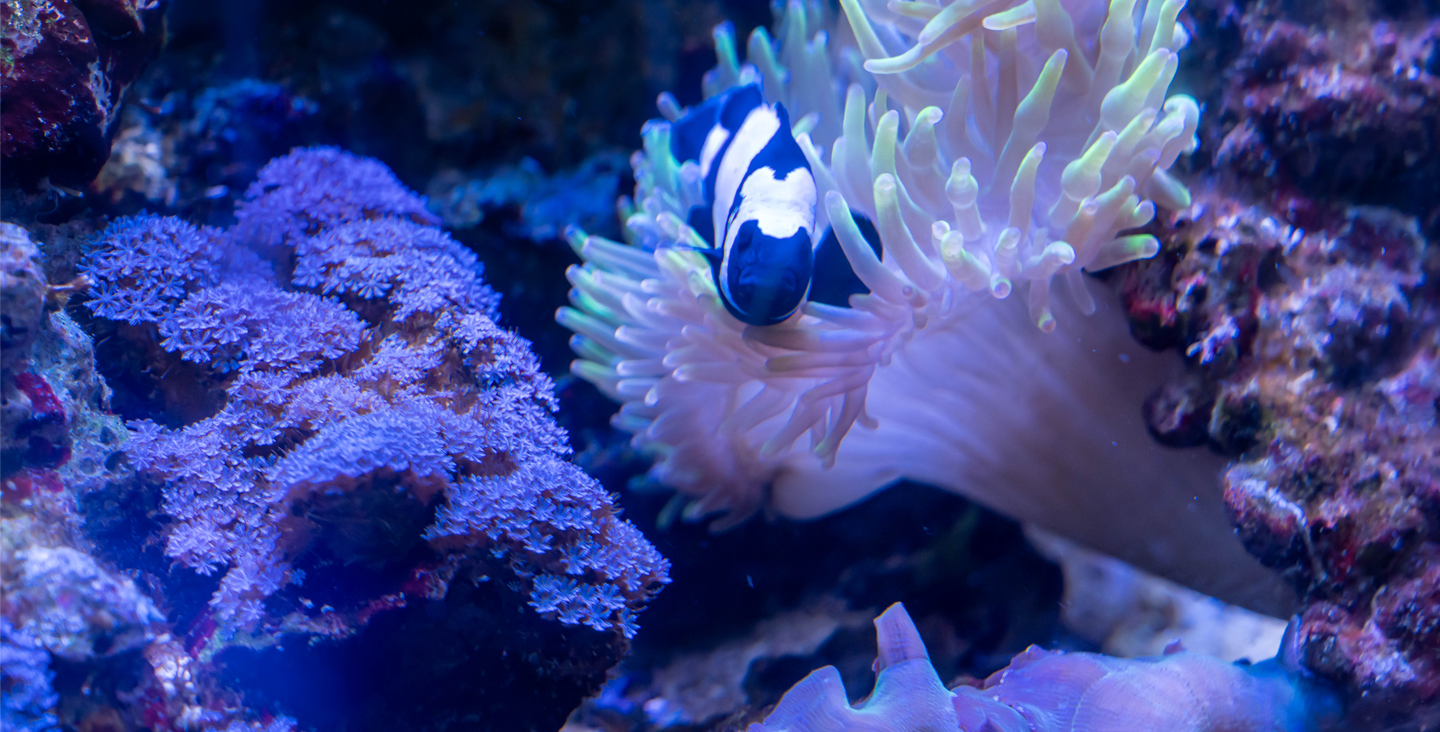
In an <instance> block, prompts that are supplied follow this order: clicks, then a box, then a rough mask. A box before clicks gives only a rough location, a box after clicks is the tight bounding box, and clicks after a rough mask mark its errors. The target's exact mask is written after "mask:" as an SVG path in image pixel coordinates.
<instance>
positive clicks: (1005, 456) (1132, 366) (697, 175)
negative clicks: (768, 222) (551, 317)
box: [557, 0, 1293, 615]
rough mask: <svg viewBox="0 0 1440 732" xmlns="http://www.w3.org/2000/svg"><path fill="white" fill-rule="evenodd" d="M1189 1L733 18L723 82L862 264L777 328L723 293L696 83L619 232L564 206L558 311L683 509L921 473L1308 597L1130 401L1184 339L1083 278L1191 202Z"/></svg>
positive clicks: (1239, 580) (1228, 589) (812, 502)
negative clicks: (695, 132) (1279, 575)
mask: <svg viewBox="0 0 1440 732" xmlns="http://www.w3.org/2000/svg"><path fill="white" fill-rule="evenodd" d="M1182 5H1183V0H1150V1H1149V2H1147V1H1146V0H1113V1H1112V2H1108V3H1106V2H1093V1H1092V2H1078V1H1077V2H1069V1H1067V2H1061V1H1060V0H1034V1H1033V2H1023V3H1020V2H1012V1H1009V0H1001V1H997V2H953V3H949V4H943V5H942V4H937V3H932V2H903V3H890V4H888V5H886V4H884V3H880V2H876V1H874V0H844V2H842V3H841V6H842V8H843V11H844V14H845V16H846V18H847V19H848V30H849V33H848V34H847V33H845V32H844V29H841V30H836V31H835V32H834V34H833V35H832V34H831V33H830V32H828V31H826V30H819V28H821V27H822V26H823V25H824V24H825V23H824V15H825V13H824V11H823V10H822V9H821V7H820V6H819V5H818V4H804V3H802V2H801V1H800V0H792V2H790V4H789V6H788V8H787V9H786V10H785V12H784V14H783V19H782V21H781V22H780V24H779V26H778V31H777V33H776V35H775V37H773V38H772V37H771V36H770V35H769V34H768V33H767V32H766V31H765V30H764V29H760V30H757V31H756V32H755V33H754V34H753V35H752V36H751V38H750V40H749V44H748V61H749V62H748V63H746V64H744V65H742V64H741V63H740V62H739V60H738V59H737V55H736V46H735V39H734V38H733V35H732V31H731V30H730V28H729V27H728V26H721V27H720V28H718V29H717V30H716V35H715V38H716V43H717V50H718V55H719V59H720V63H719V65H718V67H717V68H716V69H714V70H713V71H711V72H710V73H709V74H708V75H707V77H706V79H705V93H706V94H707V96H711V97H713V96H715V95H717V94H720V93H723V92H724V91H725V90H726V89H730V88H733V87H736V86H739V85H742V84H749V83H756V82H759V83H760V84H761V86H762V89H763V93H764V94H765V98H766V101H767V102H772V103H780V104H783V105H784V106H785V107H786V108H787V109H788V110H789V114H790V119H792V120H794V125H793V132H794V135H795V139H796V141H797V142H798V144H799V145H800V147H801V149H802V150H804V152H805V155H806V158H807V160H808V162H809V165H810V167H811V169H812V171H813V174H814V177H815V182H816V186H817V192H818V203H817V207H816V212H815V213H816V224H815V236H816V237H817V238H818V237H820V236H822V232H824V231H826V230H827V229H831V230H833V232H834V235H835V237H836V238H837V239H838V242H839V245H840V248H841V249H842V250H843V253H844V257H845V259H846V261H847V264H848V266H849V269H850V270H852V271H853V274H854V275H855V276H856V277H857V278H858V280H859V281H860V282H861V283H862V284H863V288H861V291H860V292H858V293H856V294H852V295H850V296H849V297H848V301H847V302H846V303H845V304H844V305H831V304H823V303H820V302H815V301H813V300H812V301H810V302H808V303H806V304H805V305H804V306H803V307H802V308H801V309H800V311H799V312H797V313H796V314H795V315H793V316H792V317H790V318H789V319H787V320H785V321H784V322H782V323H779V324H777V325H773V326H765V327H747V326H746V325H745V324H744V323H741V322H739V321H738V320H736V319H735V318H734V317H732V316H731V315H730V314H729V313H727V312H726V310H725V308H724V306H723V305H722V302H721V299H720V298H719V296H718V294H717V291H716V288H715V285H714V283H713V281H712V278H711V275H710V267H709V265H708V263H707V262H706V261H705V259H704V257H703V256H702V255H701V254H700V253H699V252H697V251H696V250H697V249H702V248H703V247H704V246H705V242H704V240H703V238H702V237H701V236H700V235H699V234H698V233H697V232H696V231H695V230H694V229H692V228H691V227H690V226H688V225H687V224H686V220H687V219H686V214H687V212H688V211H689V210H690V208H691V207H692V206H695V205H697V204H701V203H703V201H704V191H703V186H704V183H703V180H702V178H701V170H700V168H699V167H698V166H697V165H696V164H695V163H694V162H693V161H685V162H681V161H677V160H676V159H675V158H674V156H673V155H672V153H671V140H670V136H671V123H672V122H674V121H676V120H679V119H681V118H682V117H683V115H684V114H685V110H684V109H682V108H681V107H680V106H679V105H678V103H676V101H675V100H674V98H673V97H670V96H668V95H661V98H660V102H659V107H660V111H661V114H662V115H663V117H664V118H665V119H663V120H656V121H652V122H651V123H649V124H647V126H646V127H645V130H644V133H643V138H644V150H643V151H641V152H638V153H636V154H635V156H634V157H633V159H632V163H633V165H634V168H635V177H636V181H637V184H636V193H635V201H634V203H633V204H631V203H628V202H624V201H622V208H623V209H624V212H625V213H626V214H628V219H627V222H626V223H627V228H628V235H627V236H628V240H627V241H626V242H624V243H621V242H615V241H610V240H606V239H603V238H601V237H597V236H590V235H587V234H585V233H584V232H582V231H578V230H572V231H571V235H570V242H571V244H572V246H573V247H574V248H575V249H576V251H577V252H578V253H579V254H580V256H581V257H582V258H583V259H584V260H585V264H584V265H583V266H579V267H573V268H572V269H571V270H570V272H569V277H570V281H571V282H572V283H573V285H574V289H573V290H572V293H571V300H572V303H573V306H574V307H570V308H562V309H561V310H560V312H559V313H558V315H557V319H558V320H559V322H560V323H562V324H563V325H565V326H567V327H568V328H570V329H571V330H572V331H574V332H575V334H576V335H575V337H574V338H573V339H572V345H573V347H574V349H575V351H576V353H577V354H578V355H579V356H580V359H579V360H577V361H576V362H575V363H574V364H573V366H572V368H573V371H574V373H576V374H577V375H578V376H580V377H582V378H584V379H586V380H588V381H590V382H591V383H593V384H595V385H596V386H597V387H598V388H599V389H600V390H601V391H603V392H604V393H606V394H607V395H609V396H610V397H611V398H613V399H614V400H616V401H618V402H620V403H621V404H622V406H621V408H620V411H619V413H618V414H617V415H616V416H615V418H614V423H615V424H616V425H617V426H618V427H620V428H621V429H624V430H627V431H629V432H631V433H633V434H634V436H635V437H634V442H635V444H636V446H637V447H639V448H641V449H643V450H646V451H648V452H649V453H651V454H653V455H654V456H655V457H656V465H655V467H654V469H653V472H652V476H653V477H654V478H655V479H656V481H657V482H659V483H663V484H666V485H669V486H672V487H674V488H676V489H678V490H679V491H680V492H681V493H682V495H683V496H685V497H687V498H689V499H692V500H691V502H690V503H689V504H688V506H686V508H685V515H686V516H687V517H689V518H700V517H705V516H718V518H717V520H716V523H715V526H717V527H718V528H723V527H725V526H728V525H733V524H734V523H735V522H738V521H741V520H743V519H745V518H746V517H748V516H750V515H752V514H754V513H755V512H756V511H758V510H760V509H762V508H768V509H771V510H773V511H775V512H777V513H779V514H781V515H784V516H788V517H792V518H809V517H815V516H819V515H823V514H825V513H827V512H830V511H833V510H836V509H838V508H840V507H843V506H846V505H849V504H852V503H854V502H856V501H859V500H860V499H862V498H864V497H865V496H867V495H869V494H870V493H872V492H874V491H876V490H878V489H880V488H883V487H884V486H886V485H889V484H891V483H893V482H895V481H897V480H899V479H901V478H909V479H913V480H918V481H922V482H926V483H930V484H933V485H937V486H941V487H945V488H948V489H951V490H955V491H958V492H960V493H963V494H965V495H968V496H970V497H973V498H976V499H978V500H980V501H982V502H984V503H986V504H988V505H990V506H991V507H994V508H996V509H999V510H1001V511H1003V512H1005V513H1008V514H1010V515H1012V516H1015V517H1018V518H1021V519H1023V520H1026V521H1031V522H1034V523H1036V524H1037V525H1040V526H1042V527H1044V528H1047V529H1049V530H1051V531H1054V532H1056V533H1059V534H1062V535H1065V536H1068V537H1070V538H1072V539H1075V540H1078V541H1080V542H1082V543H1084V544H1086V545H1088V546H1090V547H1092V548H1095V549H1099V550H1101V551H1104V552H1106V553H1109V554H1111V555H1113V556H1116V557H1119V558H1121V559H1124V560H1127V561H1130V562H1132V563H1134V564H1137V565H1139V566H1141V567H1143V568H1146V569H1149V570H1151V571H1153V572H1156V573H1158V574H1161V575H1163V576H1166V577H1169V578H1171V579H1174V580H1176V581H1179V582H1181V583H1183V584H1187V585H1189V586H1191V587H1194V588H1196V589H1199V590H1201V591H1203V592H1206V593H1208V594H1211V595H1214V596H1217V597H1221V598H1222V599H1226V600H1229V601H1232V602H1237V603H1241V604H1245V605H1247V606H1250V607H1252V608H1256V609H1261V610H1266V611H1269V612H1272V613H1279V614H1282V615H1283V614H1285V611H1286V609H1287V608H1288V607H1289V605H1290V603H1292V602H1293V598H1289V597H1287V596H1286V594H1285V591H1284V590H1283V589H1281V588H1279V587H1278V586H1277V583H1275V582H1274V581H1273V578H1272V577H1271V576H1270V575H1269V574H1268V573H1266V572H1265V571H1264V570H1263V569H1262V568H1261V567H1260V566H1259V565H1258V564H1257V563H1256V562H1255V560H1254V559H1252V558H1251V557H1249V556H1248V555H1247V554H1246V553H1245V551H1244V549H1243V548H1242V547H1241V546H1240V544H1239V542H1237V541H1236V539H1235V537H1234V534H1233V531H1232V529H1231V527H1230V525H1229V523H1228V520H1227V519H1226V517H1225V515H1224V511H1223V505H1222V501H1221V499H1220V496H1219V494H1218V491H1217V488H1216V475H1217V473H1218V471H1219V469H1220V468H1221V465H1222V463H1221V461H1220V460H1219V459H1218V458H1215V457H1213V456H1209V455H1204V454H1199V453H1195V452H1183V451H1175V450H1168V449H1165V448H1162V447H1160V446H1159V445H1157V444H1155V443H1154V441H1153V440H1152V439H1151V438H1150V437H1149V436H1148V435H1147V434H1146V432H1145V429H1144V427H1143V424H1142V423H1141V420H1140V419H1139V418H1138V415H1139V413H1140V408H1141V404H1142V403H1143V401H1144V399H1145V397H1146V396H1147V393H1148V391H1149V390H1150V389H1151V388H1152V387H1153V386H1154V385H1155V384H1157V383H1159V380H1160V379H1162V378H1163V376H1164V375H1165V374H1166V373H1167V372H1168V371H1169V370H1171V369H1172V368H1174V367H1178V364H1175V363H1172V362H1171V361H1170V360H1168V359H1165V358H1161V357H1159V356H1157V355H1155V354H1151V353H1147V352H1144V351H1143V350H1142V349H1141V348H1140V347H1139V346H1138V345H1137V344H1135V343H1134V341H1133V340H1131V339H1130V337H1129V335H1128V334H1127V332H1126V330H1125V326H1124V324H1123V322H1122V318H1121V316H1120V315H1119V313H1118V311H1117V309H1116V308H1115V307H1114V304H1113V303H1112V302H1111V300H1110V299H1109V298H1108V297H1106V296H1105V295H1104V294H1103V293H1092V292H1091V290H1090V284H1089V282H1088V281H1087V275H1086V273H1089V272H1096V271H1099V270H1103V269H1106V268H1108V267H1113V266H1115V265H1118V264H1122V263H1125V262H1129V261H1132V260H1136V259H1141V258H1145V257H1149V256H1151V255H1153V254H1154V253H1155V252H1156V251H1157V249H1158V243H1157V241H1156V240H1155V238H1154V237H1152V236H1149V235H1144V234H1131V233H1126V232H1128V231H1131V230H1133V229H1135V228H1136V227H1140V226H1142V225H1145V224H1147V223H1149V222H1150V221H1151V220H1152V219H1153V217H1154V215H1155V210H1156V206H1157V205H1159V206H1164V207H1167V208H1170V209H1183V208H1185V207H1186V206H1188V205H1189V203H1190V200H1189V194H1188V192H1187V190H1186V189H1185V187H1184V186H1183V185H1181V184H1180V183H1178V182H1177V181H1176V180H1175V179H1174V178H1173V177H1172V176H1171V175H1170V174H1169V173H1168V172H1167V170H1168V169H1169V168H1170V167H1171V165H1172V164H1173V163H1174V162H1175V161H1176V159H1177V158H1178V157H1179V156H1180V155H1181V154H1183V153H1186V152H1188V151H1190V150H1192V149H1193V148H1194V146H1195V144H1196V143H1195V139H1196V138H1195V131H1196V126H1197V124H1198V119H1199V110H1198V107H1197V105H1196V103H1195V101H1194V100H1192V99H1190V98H1189V97H1186V96H1184V95H1170V96H1167V91H1168V87H1169V85H1170V81H1171V79H1172V78H1173V76H1174V74H1175V71H1176V68H1177V64H1178V56H1177V54H1178V52H1179V50H1180V49H1181V48H1182V47H1183V46H1184V45H1185V44H1186V42H1187V40H1188V37H1187V34H1186V32H1185V31H1184V29H1183V28H1182V27H1181V26H1180V25H1179V24H1177V22H1176V16H1177V14H1178V13H1179V11H1180V9H1181V7H1182ZM862 216H863V217H864V218H865V219H869V220H870V221H873V222H874V224H875V229H876V230H877V232H878V234H879V238H880V240H881V241H882V247H881V251H880V252H878V253H877V252H876V250H875V249H872V247H871V246H870V244H869V243H868V242H867V240H866V238H865V236H864V235H862V233H861V229H860V225H861V223H863V219H862V218H861V217H862ZM817 271H819V269H818V267H817ZM1058 283H1063V284H1058ZM1057 284H1058V286H1057ZM1056 290H1060V291H1062V292H1061V294H1060V295H1059V296H1052V292H1054V291H1056ZM1022 301H1023V302H1022ZM1087 316H1088V317H1087ZM1057 326H1058V327H1057ZM1051 331H1054V332H1051Z"/></svg>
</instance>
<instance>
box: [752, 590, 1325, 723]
mask: <svg viewBox="0 0 1440 732" xmlns="http://www.w3.org/2000/svg"><path fill="white" fill-rule="evenodd" d="M875 630H876V636H877V641H878V645H879V657H878V658H877V659H876V660H875V670H876V672H877V673H878V676H877V678H876V680H875V691H874V692H873V693H872V694H871V695H870V697H869V698H868V699H867V700H865V701H864V702H863V703H861V704H860V705H858V706H856V707H853V708H852V707H851V706H850V704H849V702H848V701H847V700H846V697H845V687H844V685H843V684H842V683H841V681H840V673H839V671H837V670H836V669H835V668H834V667H833V666H826V667H825V668H822V669H820V670H818V671H815V672H814V673H811V674H810V675H809V676H807V677H805V678H804V679H803V680H801V681H800V683H798V684H796V685H795V687H794V688H792V689H791V690H790V691H789V692H787V693H786V694H785V696H784V698H782V699H781V700H780V703H779V704H778V705H776V707H775V710H774V711H773V712H772V713H771V714H770V716H769V717H767V718H766V719H765V721H764V722H762V723H758V724H754V725H751V726H750V729H749V732H776V731H778V730H789V731H790V732H828V731H830V730H836V731H838V730H860V729H863V730H872V731H874V732H921V730H925V731H936V732H939V731H954V732H1040V731H1042V730H1043V731H1044V732H1301V731H1302V730H1309V729H1313V726H1312V725H1313V722H1314V720H1315V718H1316V717H1317V716H1319V714H1321V713H1325V712H1328V711H1329V708H1328V707H1326V706H1325V705H1323V704H1314V705H1313V708H1312V707H1310V706H1307V702H1310V698H1309V697H1308V696H1307V695H1306V693H1305V690H1304V689H1303V687H1302V685H1301V682H1300V681H1299V679H1298V677H1296V676H1295V675H1294V674H1293V673H1291V672H1290V671H1288V670H1287V669H1286V668H1285V667H1283V666H1282V665H1281V664H1280V663H1279V661H1278V660H1276V661H1267V662H1265V663H1262V664H1257V665H1254V666H1242V665H1238V664H1228V663H1225V662H1223V661H1220V660H1218V659H1215V658H1212V657H1209V656H1204V655H1200V654H1195V653H1189V652H1186V651H1182V650H1179V649H1178V647H1175V648H1172V649H1169V650H1167V652H1166V655H1164V656H1160V657H1157V658H1140V659H1121V658H1112V657H1109V656H1102V655H1099V654H1094V653H1064V652H1058V651H1056V652H1051V651H1045V650H1042V649H1040V648H1036V647H1033V646H1032V647H1031V648H1030V649H1028V650H1027V651H1025V652H1024V653H1022V654H1020V655H1019V656H1016V657H1015V658H1014V660H1012V661H1011V662H1010V665H1009V666H1007V667H1005V668H1003V669H1001V670H1000V671H998V672H996V673H995V674H994V675H992V676H990V678H988V679H985V680H984V681H983V682H980V683H979V684H978V685H976V686H968V685H962V686H958V687H956V688H954V689H953V690H951V689H947V688H946V687H945V685H944V684H942V683H941V681H940V677H939V676H937V675H936V673H935V668H934V667H933V666H931V665H930V656H929V654H928V652H927V651H926V650H925V644H924V642H923V641H921V640H920V633H919V631H918V630H916V628H915V623H914V622H913V621H911V620H910V616H909V614H908V613H906V612H905V607H904V606H903V605H901V604H899V603H896V604H895V605H892V606H891V607H890V609H888V610H886V611H885V612H884V613H882V614H881V615H880V616H879V617H877V618H876V619H875ZM1176 645H1177V646H1178V644H1176Z"/></svg>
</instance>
